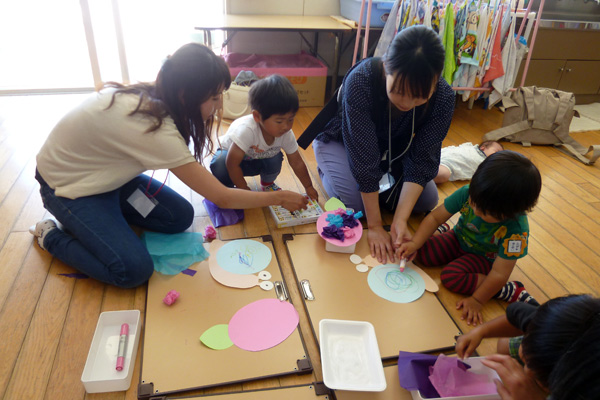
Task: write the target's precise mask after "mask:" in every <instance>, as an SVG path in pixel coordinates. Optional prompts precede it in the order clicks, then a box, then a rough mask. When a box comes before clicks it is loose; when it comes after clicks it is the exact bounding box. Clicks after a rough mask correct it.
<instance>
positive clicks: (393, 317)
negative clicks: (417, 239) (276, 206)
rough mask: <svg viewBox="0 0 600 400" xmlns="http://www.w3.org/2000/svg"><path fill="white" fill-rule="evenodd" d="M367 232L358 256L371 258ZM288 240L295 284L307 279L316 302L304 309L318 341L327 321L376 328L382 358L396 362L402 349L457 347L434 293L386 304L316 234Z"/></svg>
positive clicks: (454, 330) (453, 326)
mask: <svg viewBox="0 0 600 400" xmlns="http://www.w3.org/2000/svg"><path fill="white" fill-rule="evenodd" d="M366 236H367V235H366V232H365V233H364V234H363V237H362V238H361V240H360V241H359V242H358V243H357V244H356V251H355V253H356V254H358V255H359V256H361V257H365V256H366V255H368V254H369V250H368V244H367V238H366ZM287 239H289V240H286V246H287V249H288V252H289V255H290V259H291V261H292V265H293V268H294V272H295V274H296V278H297V281H298V282H300V281H302V280H308V281H309V282H310V287H311V289H312V292H313V294H314V297H315V299H314V300H312V301H311V300H305V301H304V304H305V307H306V311H307V313H308V316H309V319H310V321H311V324H312V328H313V332H314V334H315V338H316V339H317V341H318V340H319V321H321V320H322V319H325V318H330V319H340V320H355V321H368V322H371V323H372V324H373V326H374V327H375V334H376V335H377V342H378V344H379V350H380V353H381V357H382V358H383V359H391V358H394V357H398V352H399V351H400V350H403V351H410V352H434V351H443V350H449V349H451V348H454V344H455V339H454V337H455V336H456V335H457V334H459V332H460V330H459V328H458V327H457V326H456V324H455V323H454V321H453V320H452V318H450V316H449V315H448V313H447V312H446V310H445V309H444V307H443V306H442V304H441V303H440V301H439V300H438V299H437V297H436V296H435V294H433V293H429V292H425V293H424V294H423V296H422V297H421V298H419V299H418V300H416V301H414V302H412V303H406V304H400V303H393V302H390V301H388V300H384V299H382V298H381V297H379V296H377V295H376V294H375V293H373V291H371V289H370V287H369V284H368V283H367V273H361V272H358V271H357V270H356V266H355V265H354V264H353V263H352V262H351V261H350V254H342V253H332V252H327V251H325V241H324V240H323V239H322V238H321V237H320V236H319V235H318V234H316V233H314V234H304V235H293V236H291V237H289V238H287Z"/></svg>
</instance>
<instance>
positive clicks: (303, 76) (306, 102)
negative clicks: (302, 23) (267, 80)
mask: <svg viewBox="0 0 600 400" xmlns="http://www.w3.org/2000/svg"><path fill="white" fill-rule="evenodd" d="M225 61H226V62H227V64H228V65H229V71H230V72H231V79H235V77H236V76H237V75H238V74H239V73H240V71H242V70H244V71H252V72H254V73H255V74H256V76H258V77H259V78H264V77H266V76H269V75H273V74H280V75H283V76H285V77H286V78H288V79H289V80H290V82H292V85H293V86H294V88H295V89H296V92H298V99H299V100H300V107H322V106H323V104H325V84H326V82H327V67H326V66H325V65H324V64H323V63H322V62H321V61H319V60H318V59H317V58H315V57H313V56H311V55H310V54H306V53H300V54H271V55H267V54H242V53H229V54H227V55H225Z"/></svg>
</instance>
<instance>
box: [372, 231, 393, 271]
mask: <svg viewBox="0 0 600 400" xmlns="http://www.w3.org/2000/svg"><path fill="white" fill-rule="evenodd" d="M367 241H368V242H369V249H371V256H372V257H375V258H376V259H377V261H379V262H380V263H382V264H385V263H387V260H388V258H389V259H390V262H395V257H394V248H393V246H392V238H391V237H390V234H389V233H387V232H386V230H385V229H383V226H375V227H370V228H369V229H368V230H367Z"/></svg>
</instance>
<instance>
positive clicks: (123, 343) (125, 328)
mask: <svg viewBox="0 0 600 400" xmlns="http://www.w3.org/2000/svg"><path fill="white" fill-rule="evenodd" d="M128 336H129V325H128V324H123V325H121V336H120V337H119V353H118V354H117V371H123V366H124V365H125V348H126V347H127V337H128Z"/></svg>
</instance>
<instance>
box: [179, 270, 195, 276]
mask: <svg viewBox="0 0 600 400" xmlns="http://www.w3.org/2000/svg"><path fill="white" fill-rule="evenodd" d="M196 272H198V271H194V270H193V269H189V268H188V269H184V270H183V271H181V273H182V274H186V275H189V276H194V275H196Z"/></svg>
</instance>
